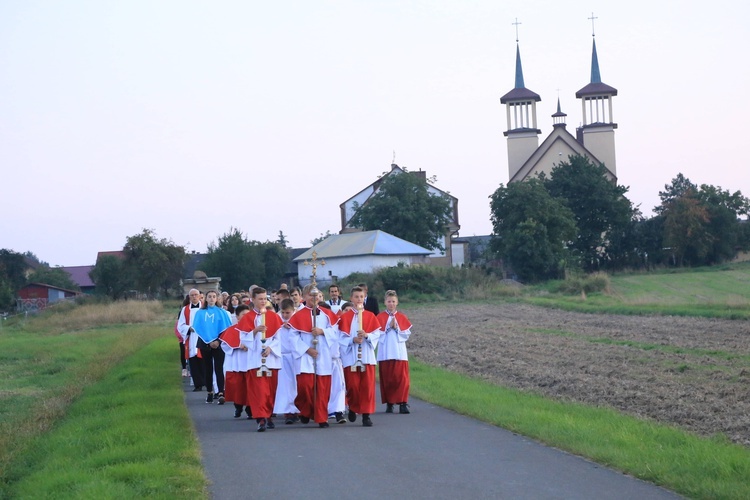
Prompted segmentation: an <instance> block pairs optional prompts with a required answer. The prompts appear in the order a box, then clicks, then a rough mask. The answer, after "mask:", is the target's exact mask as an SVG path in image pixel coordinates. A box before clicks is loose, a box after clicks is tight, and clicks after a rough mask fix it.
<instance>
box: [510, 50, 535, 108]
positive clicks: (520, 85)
mask: <svg viewBox="0 0 750 500" xmlns="http://www.w3.org/2000/svg"><path fill="white" fill-rule="evenodd" d="M529 99H531V100H534V101H541V100H542V98H541V97H539V94H537V93H536V92H533V91H531V90H529V89H527V88H526V85H524V82H523V67H522V66H521V49H520V48H519V47H518V44H516V86H515V88H514V89H513V90H511V91H510V92H508V93H507V94H505V95H504V96H502V97H501V98H500V103H501V104H505V103H506V102H508V101H527V100H529Z"/></svg>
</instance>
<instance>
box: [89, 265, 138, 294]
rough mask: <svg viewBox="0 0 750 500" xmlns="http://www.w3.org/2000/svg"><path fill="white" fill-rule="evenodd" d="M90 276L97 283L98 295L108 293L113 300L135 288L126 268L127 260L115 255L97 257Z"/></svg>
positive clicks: (96, 291)
mask: <svg viewBox="0 0 750 500" xmlns="http://www.w3.org/2000/svg"><path fill="white" fill-rule="evenodd" d="M89 277H91V280H92V281H93V282H94V284H96V290H95V293H96V294H97V295H106V296H108V297H110V298H112V299H113V300H117V299H121V298H123V297H125V293H126V292H127V291H128V290H130V289H132V288H133V280H132V277H131V276H130V275H129V273H128V272H127V270H126V269H125V262H124V261H123V260H122V259H121V258H119V257H115V256H114V255H102V256H101V257H99V258H97V259H96V265H95V266H94V268H93V269H92V270H91V272H90V273H89Z"/></svg>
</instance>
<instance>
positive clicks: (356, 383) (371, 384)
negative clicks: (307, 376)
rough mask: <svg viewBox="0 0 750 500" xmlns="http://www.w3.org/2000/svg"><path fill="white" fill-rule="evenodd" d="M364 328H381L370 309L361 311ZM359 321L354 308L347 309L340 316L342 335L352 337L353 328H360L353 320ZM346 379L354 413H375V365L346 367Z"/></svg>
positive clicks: (367, 329)
mask: <svg viewBox="0 0 750 500" xmlns="http://www.w3.org/2000/svg"><path fill="white" fill-rule="evenodd" d="M361 314H362V330H364V331H365V332H367V333H372V332H374V331H376V330H380V323H379V322H378V319H377V318H376V317H375V315H374V314H373V313H371V312H370V311H365V310H362V311H361ZM355 321H356V322H358V321H359V318H358V317H357V314H355V312H354V311H353V310H351V309H350V310H349V311H346V312H345V313H344V314H342V315H341V317H340V318H339V330H340V331H341V334H342V335H345V336H347V337H350V336H351V335H352V334H351V333H350V332H351V331H352V329H353V330H354V331H355V332H356V331H357V330H359V324H357V325H354V328H352V322H355ZM355 348H356V347H355ZM344 380H345V382H346V397H347V401H348V403H349V410H350V411H353V412H354V413H360V414H368V415H369V414H372V413H375V365H370V364H368V365H365V371H364V372H362V371H359V370H357V371H351V369H349V368H344Z"/></svg>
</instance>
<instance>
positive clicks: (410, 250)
mask: <svg viewBox="0 0 750 500" xmlns="http://www.w3.org/2000/svg"><path fill="white" fill-rule="evenodd" d="M313 252H315V253H316V261H315V264H316V265H317V269H316V271H317V273H316V275H317V276H316V281H317V282H318V283H319V284H326V283H330V282H333V281H336V280H337V279H341V278H344V277H346V276H348V275H350V274H352V273H355V272H361V273H370V272H373V271H374V270H376V269H378V268H381V267H393V266H397V265H399V263H403V264H406V265H412V264H424V263H426V262H427V257H428V256H429V255H430V254H431V253H432V251H431V250H428V249H426V248H424V247H420V246H419V245H415V244H414V243H410V242H408V241H406V240H402V239H401V238H397V237H396V236H393V235H392V234H388V233H386V232H384V231H360V232H354V233H345V234H334V235H331V236H329V237H328V238H326V239H325V240H323V241H321V242H320V243H318V244H317V245H315V246H314V247H312V248H310V249H308V250H307V251H306V252H305V253H303V254H301V255H300V256H299V257H297V258H296V259H294V262H296V263H297V273H298V279H299V282H300V284H301V285H303V286H304V285H306V284H308V283H310V281H311V277H312V270H313V265H312V264H313V262H312V258H313V256H312V255H313ZM323 261H325V264H323Z"/></svg>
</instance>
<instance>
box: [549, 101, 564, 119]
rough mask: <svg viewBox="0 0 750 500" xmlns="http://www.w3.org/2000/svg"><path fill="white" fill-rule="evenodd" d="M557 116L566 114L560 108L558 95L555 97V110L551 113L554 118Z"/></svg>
mask: <svg viewBox="0 0 750 500" xmlns="http://www.w3.org/2000/svg"><path fill="white" fill-rule="evenodd" d="M558 116H561V117H562V116H568V115H567V114H566V113H563V112H562V109H561V108H560V98H559V97H558V98H557V112H556V113H555V114H554V115H552V117H553V118H555V117H558Z"/></svg>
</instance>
